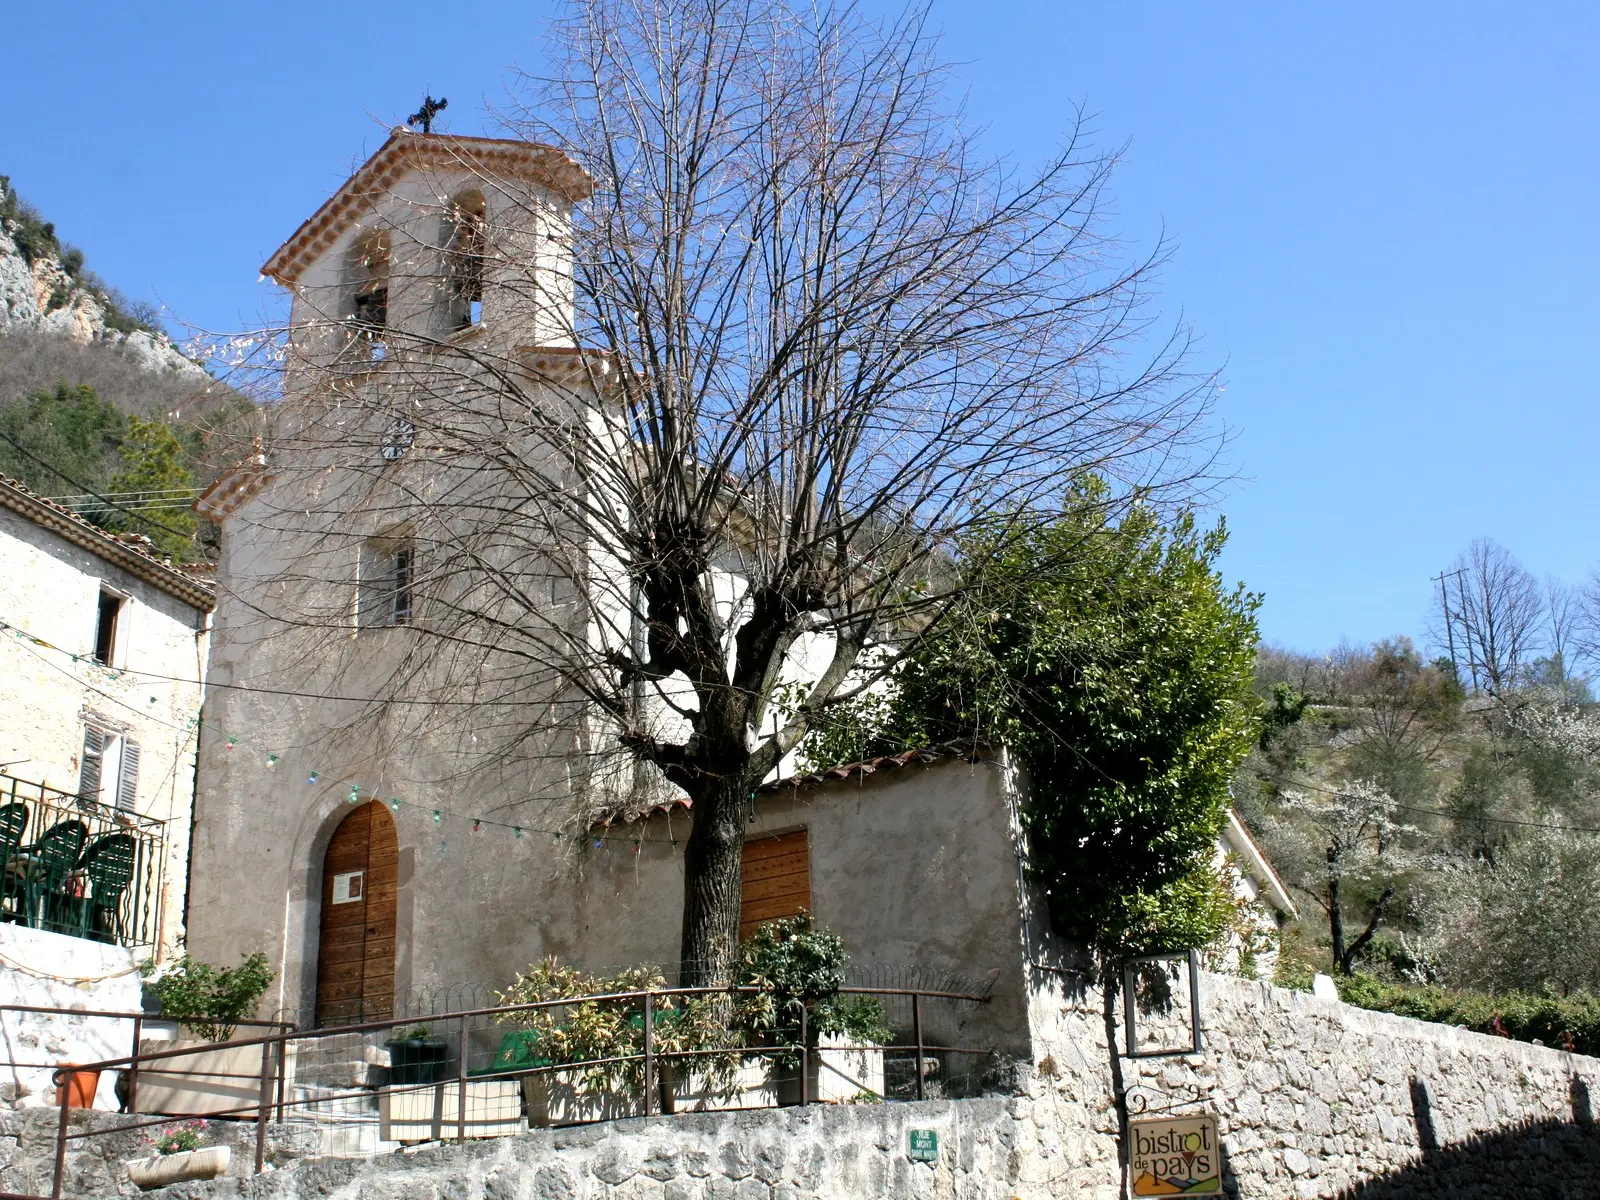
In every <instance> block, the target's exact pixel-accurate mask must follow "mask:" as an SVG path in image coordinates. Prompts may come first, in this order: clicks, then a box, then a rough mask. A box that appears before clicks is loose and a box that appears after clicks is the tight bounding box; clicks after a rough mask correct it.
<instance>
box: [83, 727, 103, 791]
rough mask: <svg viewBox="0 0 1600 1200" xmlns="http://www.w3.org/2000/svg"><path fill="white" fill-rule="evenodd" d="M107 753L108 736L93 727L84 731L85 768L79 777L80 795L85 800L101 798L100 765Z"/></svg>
mask: <svg viewBox="0 0 1600 1200" xmlns="http://www.w3.org/2000/svg"><path fill="white" fill-rule="evenodd" d="M105 751H106V735H105V734H103V733H101V732H100V731H99V730H98V729H96V728H95V727H94V726H93V725H89V726H87V727H85V729H84V731H83V767H82V770H81V771H80V772H79V775H78V795H80V796H82V797H83V798H84V799H85V800H98V799H99V798H100V765H101V761H102V758H103V756H104V754H105Z"/></svg>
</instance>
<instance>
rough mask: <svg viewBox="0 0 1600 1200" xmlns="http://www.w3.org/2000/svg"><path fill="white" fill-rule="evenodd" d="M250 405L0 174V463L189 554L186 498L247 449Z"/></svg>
mask: <svg viewBox="0 0 1600 1200" xmlns="http://www.w3.org/2000/svg"><path fill="white" fill-rule="evenodd" d="M255 415H256V410H255V407H254V405H252V404H251V403H250V402H249V401H248V400H247V399H245V398H244V397H243V396H241V395H240V394H239V393H237V392H235V391H234V390H233V389H232V388H230V387H228V386H227V385H225V384H223V383H221V382H219V381H217V380H215V379H213V378H212V377H211V376H210V375H208V374H207V373H206V372H205V371H204V370H202V369H201V368H200V367H199V366H198V365H197V364H195V363H194V362H192V361H190V360H189V359H187V358H186V357H184V356H183V355H182V354H181V353H180V352H179V351H178V349H177V348H176V347H175V346H174V345H173V344H172V342H171V340H170V339H169V338H168V337H167V335H166V333H165V332H164V331H163V330H162V328H161V322H160V313H159V312H158V310H156V308H155V307H154V306H153V305H151V304H149V303H148V302H140V301H131V300H129V299H128V298H127V297H126V296H124V295H123V294H122V293H121V292H119V291H118V290H117V289H116V288H114V287H112V286H111V285H110V284H108V283H106V282H105V281H104V280H103V279H101V278H100V277H99V276H97V275H96V274H95V273H94V272H93V271H91V270H89V269H88V266H87V264H86V261H85V256H84V254H83V252H82V251H81V250H79V249H77V248H76V247H74V246H72V245H70V244H68V243H66V242H63V241H62V240H61V238H60V237H59V236H58V235H57V233H56V230H55V227H54V225H52V224H51V223H50V222H48V221H46V220H45V219H44V217H43V216H42V215H41V214H40V213H39V212H38V211H37V210H35V209H34V208H33V207H32V206H30V205H29V204H27V203H26V202H25V201H24V200H23V199H22V198H21V197H20V196H19V195H18V194H17V192H16V191H15V190H14V189H13V188H12V187H11V185H10V180H9V179H7V178H6V177H5V176H0V473H4V474H6V475H9V476H11V477H13V478H15V479H18V480H19V481H21V482H22V483H23V484H25V485H26V486H28V487H29V488H31V489H32V490H33V491H35V492H38V493H40V494H41V495H45V496H50V497H56V498H63V499H64V500H67V501H68V502H69V503H71V505H72V506H73V507H74V508H75V509H77V510H78V511H79V512H80V513H81V515H83V516H85V517H86V518H88V519H89V520H91V521H94V522H96V523H97V524H100V525H102V526H103V527H105V528H107V529H109V530H112V531H114V532H118V533H128V534H138V535H142V536H144V537H148V538H149V539H150V540H151V542H152V543H153V545H154V548H155V550H156V551H157V552H158V553H160V554H163V555H165V556H167V557H170V558H172V559H174V560H175V561H179V562H183V561H193V560H196V559H200V558H204V557H207V556H208V555H209V553H210V551H211V547H212V545H213V543H214V531H211V530H208V529H206V528H204V527H203V524H202V523H201V522H199V521H198V520H197V519H196V517H195V516H194V514H193V512H192V511H191V510H190V502H191V501H192V499H193V496H194V493H195V492H196V491H197V490H198V488H200V487H201V486H203V485H204V484H206V483H208V482H209V481H210V480H211V479H212V478H214V477H215V475H216V473H217V472H218V471H219V470H221V469H222V468H223V467H225V466H227V465H228V464H229V463H231V462H233V461H236V460H237V459H238V458H240V457H242V455H243V454H244V453H246V452H247V449H248V444H249V438H250V435H251V434H252V433H253V432H254V431H255Z"/></svg>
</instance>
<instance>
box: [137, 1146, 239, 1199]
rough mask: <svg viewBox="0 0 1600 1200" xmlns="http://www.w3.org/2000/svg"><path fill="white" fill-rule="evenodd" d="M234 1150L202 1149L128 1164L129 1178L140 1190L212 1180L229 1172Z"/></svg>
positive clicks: (155, 1155) (183, 1151)
mask: <svg viewBox="0 0 1600 1200" xmlns="http://www.w3.org/2000/svg"><path fill="white" fill-rule="evenodd" d="M232 1157H233V1150H232V1149H231V1148H230V1147H228V1146H202V1147H201V1148H200V1149H198V1150H180V1151H179V1152H178V1153H177V1154H152V1155H150V1156H149V1157H148V1158H130V1159H129V1160H128V1178H129V1179H131V1180H133V1182H134V1183H135V1184H137V1185H138V1186H139V1187H140V1188H142V1189H144V1190H145V1191H149V1190H150V1189H151V1188H158V1187H166V1186H167V1184H169V1183H182V1182H184V1181H185V1180H189V1179H215V1178H216V1177H217V1176H219V1175H222V1174H224V1173H225V1172H226V1171H227V1169H228V1160H229V1159H230V1158H232Z"/></svg>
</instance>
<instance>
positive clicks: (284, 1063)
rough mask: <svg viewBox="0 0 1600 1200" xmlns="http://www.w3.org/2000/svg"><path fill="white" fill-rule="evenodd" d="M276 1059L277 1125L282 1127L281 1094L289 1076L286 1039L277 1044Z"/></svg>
mask: <svg viewBox="0 0 1600 1200" xmlns="http://www.w3.org/2000/svg"><path fill="white" fill-rule="evenodd" d="M279 1032H281V1033H286V1032H288V1031H287V1030H280V1031H279ZM277 1057H278V1124H279V1125H282V1124H283V1092H284V1087H285V1085H286V1083H287V1080H288V1075H289V1067H288V1060H289V1043H288V1040H287V1039H285V1040H284V1041H281V1042H279V1043H278V1053H277Z"/></svg>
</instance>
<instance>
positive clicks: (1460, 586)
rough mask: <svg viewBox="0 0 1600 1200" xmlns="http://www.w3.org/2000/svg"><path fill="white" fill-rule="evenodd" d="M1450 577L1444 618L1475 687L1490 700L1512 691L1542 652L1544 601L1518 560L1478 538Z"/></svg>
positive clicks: (1459, 558) (1458, 560) (1538, 589)
mask: <svg viewBox="0 0 1600 1200" xmlns="http://www.w3.org/2000/svg"><path fill="white" fill-rule="evenodd" d="M1448 578H1451V579H1453V580H1454V584H1453V586H1451V587H1449V588H1447V590H1446V592H1445V598H1444V600H1443V601H1442V604H1443V605H1444V607H1443V609H1442V611H1441V614H1440V615H1441V618H1442V620H1443V621H1444V622H1446V623H1447V624H1448V625H1449V626H1450V628H1451V630H1452V632H1453V633H1454V636H1455V641H1456V645H1457V646H1458V647H1459V648H1460V652H1461V653H1464V654H1465V655H1466V658H1467V666H1468V670H1469V672H1470V673H1471V676H1472V682H1473V686H1474V687H1475V688H1479V689H1481V690H1483V691H1486V692H1488V693H1489V694H1490V695H1499V694H1501V693H1503V692H1505V691H1507V690H1508V689H1510V688H1512V687H1514V686H1515V685H1516V684H1517V683H1518V681H1519V678H1520V676H1521V673H1522V671H1523V669H1524V668H1525V667H1526V666H1527V665H1528V664H1529V662H1530V661H1531V659H1532V658H1533V656H1534V654H1536V653H1537V651H1538V649H1539V647H1540V638H1541V635H1542V634H1543V632H1544V630H1543V626H1544V621H1545V615H1546V614H1545V598H1544V596H1543V594H1542V593H1541V590H1540V588H1539V584H1538V582H1537V581H1536V580H1535V579H1534V577H1533V576H1532V575H1531V574H1530V573H1529V572H1528V570H1527V568H1526V567H1524V566H1523V565H1522V564H1521V563H1520V562H1518V561H1517V559H1516V557H1515V556H1514V555H1513V554H1512V553H1511V552H1510V551H1509V550H1507V549H1506V548H1505V547H1504V546H1502V545H1500V544H1499V543H1498V542H1496V541H1494V540H1493V539H1491V538H1475V539H1474V540H1473V542H1472V544H1471V545H1470V546H1468V547H1467V549H1466V550H1465V551H1463V552H1462V553H1461V554H1460V555H1459V556H1457V558H1456V560H1455V562H1454V563H1453V564H1451V569H1450V572H1449V575H1448Z"/></svg>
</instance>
